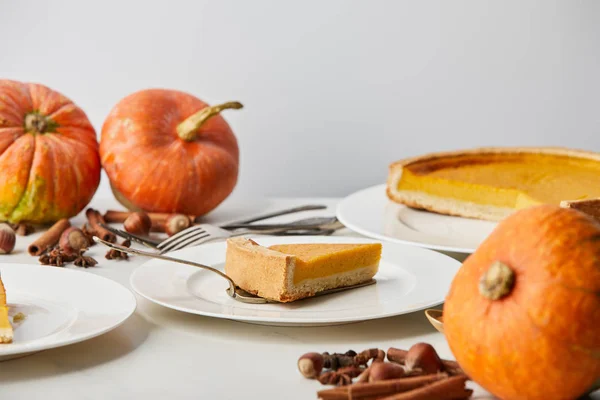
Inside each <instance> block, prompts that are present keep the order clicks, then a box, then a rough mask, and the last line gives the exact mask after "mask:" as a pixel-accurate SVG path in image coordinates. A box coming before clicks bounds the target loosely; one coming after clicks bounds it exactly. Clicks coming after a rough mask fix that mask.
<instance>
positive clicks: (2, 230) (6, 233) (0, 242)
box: [0, 224, 16, 254]
mask: <svg viewBox="0 0 600 400" xmlns="http://www.w3.org/2000/svg"><path fill="white" fill-rule="evenodd" d="M15 242H16V237H15V231H14V230H13V228H11V226H10V225H8V224H0V254H9V253H10V252H12V251H13V250H14V248H15Z"/></svg>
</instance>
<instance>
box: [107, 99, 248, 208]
mask: <svg viewBox="0 0 600 400" xmlns="http://www.w3.org/2000/svg"><path fill="white" fill-rule="evenodd" d="M241 107H242V105H241V104H240V103H236V102H231V103H225V104H221V105H217V106H212V107H209V106H208V105H207V104H206V103H204V102H203V101H201V100H199V99H198V98H196V97H194V96H192V95H190V94H187V93H184V92H180V91H176V90H166V89H148V90H142V91H139V92H136V93H133V94H131V95H129V96H127V97H125V98H124V99H122V100H121V101H120V102H119V103H118V104H117V105H116V106H115V107H114V108H113V109H112V111H111V112H110V114H109V115H108V117H107V119H106V121H105V122H104V125H103V127H102V137H101V140H100V156H101V160H102V166H103V167H104V169H105V170H106V173H107V175H108V178H109V180H110V183H111V187H112V189H113V192H114V194H115V197H116V198H117V199H118V200H119V201H120V202H121V203H122V204H123V205H124V206H126V207H127V208H129V209H131V210H144V211H149V212H165V213H182V214H187V215H197V216H200V215H204V214H206V213H208V212H209V211H211V210H212V209H214V208H215V207H217V206H218V205H219V204H220V203H221V202H222V201H223V200H225V198H227V197H228V196H229V194H231V192H232V191H233V189H234V187H235V185H236V183H237V178H238V165H239V149H238V143H237V139H236V137H235V136H234V134H233V132H232V130H231V128H230V127H229V125H228V124H227V122H225V120H224V119H223V118H222V117H221V116H220V115H218V114H219V113H220V112H221V111H222V110H224V109H228V108H241Z"/></svg>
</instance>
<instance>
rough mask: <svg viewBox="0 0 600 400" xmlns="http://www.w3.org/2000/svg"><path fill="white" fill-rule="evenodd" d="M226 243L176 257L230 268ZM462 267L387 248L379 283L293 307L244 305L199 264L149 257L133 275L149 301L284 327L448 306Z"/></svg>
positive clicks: (416, 251) (430, 254) (308, 239)
mask: <svg viewBox="0 0 600 400" xmlns="http://www.w3.org/2000/svg"><path fill="white" fill-rule="evenodd" d="M254 240H256V241H257V242H258V243H259V244H262V245H265V246H270V245H273V244H280V243H371V242H374V241H373V240H371V239H365V238H354V237H336V236H328V237H323V236H303V237H299V236H296V237H265V236H262V237H255V238H254ZM225 250H226V243H225V242H224V241H223V242H219V243H211V244H204V245H201V246H197V247H190V248H186V249H182V250H178V251H176V252H173V253H169V255H170V256H172V257H176V258H181V259H187V260H194V261H196V262H200V263H203V264H208V265H210V266H212V267H215V268H219V269H221V270H222V269H223V266H224V263H225ZM459 267H460V263H459V262H458V261H456V260H455V259H453V258H451V257H448V256H446V255H444V254H441V253H436V252H434V251H430V250H426V249H421V248H418V247H409V246H403V245H399V244H395V243H383V251H382V258H381V262H380V266H379V272H378V273H377V275H375V279H376V280H377V283H376V284H375V285H371V286H367V287H363V288H359V289H352V290H348V291H345V292H341V293H335V294H330V295H326V296H321V297H315V298H310V299H304V300H299V301H296V302H292V303H287V304H272V303H270V304H245V303H241V302H238V301H237V300H234V299H232V298H230V297H229V296H228V295H227V294H226V293H225V289H227V286H228V284H227V281H226V280H225V279H223V278H221V277H220V276H218V275H217V274H215V273H213V272H210V271H205V270H199V269H198V268H196V267H191V266H188V265H183V264H177V263H172V262H165V261H162V260H150V261H148V262H146V263H145V264H143V265H141V266H140V267H138V268H137V269H136V270H135V271H134V272H133V274H132V275H131V286H132V287H133V289H134V290H135V291H136V292H137V293H139V294H140V295H141V296H143V297H145V298H146V299H148V300H150V301H152V302H154V303H157V304H160V305H162V306H164V307H168V308H171V309H174V310H179V311H183V312H187V313H192V314H199V315H205V316H210V317H216V318H225V319H230V320H237V321H245V322H251V323H258V324H266V325H279V326H318V325H335V324H343V323H350V322H358V321H364V320H369V319H375V318H384V317H390V316H394V315H399V314H404V313H410V312H413V311H417V310H422V309H425V308H428V307H431V306H433V305H436V304H440V303H442V302H443V301H444V298H445V296H446V293H447V291H448V289H449V287H450V283H451V281H452V278H453V277H454V274H455V273H456V271H458V268H459Z"/></svg>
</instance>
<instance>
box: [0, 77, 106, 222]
mask: <svg viewBox="0 0 600 400" xmlns="http://www.w3.org/2000/svg"><path fill="white" fill-rule="evenodd" d="M99 183H100V157H99V154H98V141H97V139H96V131H95V130H94V128H93V126H92V124H91V123H90V121H89V120H88V118H87V116H86V115H85V113H84V112H83V111H82V110H81V109H80V108H79V107H77V106H76V105H75V104H74V103H73V102H72V101H71V100H69V99H68V98H66V97H65V96H63V95H62V94H60V93H58V92H56V91H54V90H52V89H49V88H47V87H46V86H43V85H39V84H34V83H23V82H17V81H12V80H6V79H5V80H0V220H2V221H10V222H20V221H28V222H33V223H47V222H53V221H56V220H59V219H61V218H69V217H73V216H75V215H77V214H78V213H79V212H80V211H81V210H82V209H83V208H84V207H85V206H86V205H87V204H88V203H89V202H90V200H91V199H92V197H93V196H94V193H95V192H96V189H97V188H98V184H99Z"/></svg>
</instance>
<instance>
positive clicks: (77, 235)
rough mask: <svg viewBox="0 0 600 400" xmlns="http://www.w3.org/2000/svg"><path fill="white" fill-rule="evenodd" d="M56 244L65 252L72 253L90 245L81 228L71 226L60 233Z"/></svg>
mask: <svg viewBox="0 0 600 400" xmlns="http://www.w3.org/2000/svg"><path fill="white" fill-rule="evenodd" d="M58 245H59V247H60V248H61V250H62V251H63V252H64V253H65V254H68V255H73V254H79V251H80V250H83V249H87V248H88V247H90V242H89V240H88V238H87V236H86V235H85V233H83V231H82V230H81V229H79V228H75V227H74V226H72V227H70V228H67V229H66V230H65V231H64V232H63V233H62V234H61V235H60V239H59V241H58Z"/></svg>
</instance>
